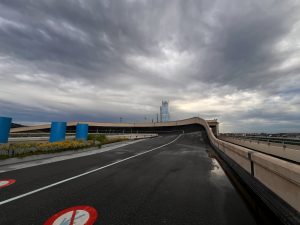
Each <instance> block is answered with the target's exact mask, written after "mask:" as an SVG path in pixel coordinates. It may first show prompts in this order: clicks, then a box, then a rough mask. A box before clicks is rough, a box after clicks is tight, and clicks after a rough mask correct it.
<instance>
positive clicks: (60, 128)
mask: <svg viewBox="0 0 300 225" xmlns="http://www.w3.org/2000/svg"><path fill="white" fill-rule="evenodd" d="M66 129H67V123H66V122H52V123H51V133H50V140H49V141H50V142H59V141H64V140H66Z"/></svg>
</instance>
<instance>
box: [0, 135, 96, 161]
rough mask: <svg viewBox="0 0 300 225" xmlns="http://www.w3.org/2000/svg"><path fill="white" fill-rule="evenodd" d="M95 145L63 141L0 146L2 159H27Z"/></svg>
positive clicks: (85, 142)
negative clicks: (26, 157)
mask: <svg viewBox="0 0 300 225" xmlns="http://www.w3.org/2000/svg"><path fill="white" fill-rule="evenodd" d="M93 146H97V147H99V146H101V144H100V145H95V144H94V142H93V141H71V140H67V141H62V142H54V143H50V142H44V143H37V142H36V143H13V144H5V145H0V159H7V158H13V157H25V156H30V155H40V154H48V153H57V152H63V151H67V150H78V149H83V148H88V147H93Z"/></svg>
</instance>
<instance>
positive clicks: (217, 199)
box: [0, 132, 256, 225]
mask: <svg viewBox="0 0 300 225" xmlns="http://www.w3.org/2000/svg"><path fill="white" fill-rule="evenodd" d="M210 148H211V147H210V146H209V144H208V143H206V141H205V138H203V137H202V133H201V132H198V133H191V134H181V135H166V136H160V137H157V138H153V139H148V140H145V141H142V142H137V143H133V144H130V145H127V146H124V147H120V148H117V149H112V150H110V151H106V152H101V153H99V154H93V155H87V156H84V157H80V158H72V159H69V160H64V161H59V162H53V163H49V164H44V165H39V166H34V167H29V168H25V169H18V170H14V171H9V172H4V173H0V181H1V180H11V179H14V180H15V183H13V184H11V185H9V186H5V187H2V188H0V224H1V225H2V224H3V225H6V224H8V225H10V224H17V225H27V224H34V225H35V224H45V222H46V221H47V220H48V222H49V223H48V222H47V223H48V224H57V225H67V224H76V225H80V224H84V223H87V224H89V223H90V224H93V221H95V223H94V224H106V225H109V224H111V225H112V224H114V225H117V224H118V225H148V224H149V225H150V224H153V225H160V224H162V225H163V224H164V225H165V224H170V225H179V224H180V225H193V224H195V225H202V224H203V225H213V224H216V225H217V224H230V225H235V224H243V225H248V224H249V225H250V224H256V223H255V220H254V217H253V215H252V214H251V213H250V211H249V209H248V207H247V205H246V203H245V202H244V201H243V199H242V197H241V196H240V194H239V193H238V192H237V190H236V189H235V188H234V187H233V185H232V184H231V183H230V181H229V179H228V178H227V176H226V174H225V173H224V172H223V170H222V168H221V167H220V165H219V164H218V162H217V161H216V160H215V159H213V158H210V157H209V154H208V151H210V150H211V149H210ZM0 186H1V185H0ZM76 206H79V208H73V209H72V210H74V213H73V214H72V210H71V211H70V213H69V214H68V211H63V212H62V214H56V213H59V212H60V211H62V210H65V209H68V208H70V207H76ZM81 206H83V208H82V210H81V211H80V207H81ZM84 207H85V208H84ZM91 208H92V209H91ZM76 210H77V211H76ZM85 210H86V211H85ZM86 212H88V213H86ZM55 214H56V216H55V217H53V218H54V219H53V220H52V218H51V217H52V216H53V215H55ZM64 216H65V218H63V217H64ZM68 216H69V219H66V218H68ZM60 218H63V219H60ZM54 220H55V222H53V221H54ZM51 221H52V222H51ZM80 221H81V222H82V223H80Z"/></svg>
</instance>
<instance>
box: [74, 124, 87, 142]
mask: <svg viewBox="0 0 300 225" xmlns="http://www.w3.org/2000/svg"><path fill="white" fill-rule="evenodd" d="M88 133H89V125H88V124H82V123H78V124H77V126H76V140H82V141H86V140H87V138H88Z"/></svg>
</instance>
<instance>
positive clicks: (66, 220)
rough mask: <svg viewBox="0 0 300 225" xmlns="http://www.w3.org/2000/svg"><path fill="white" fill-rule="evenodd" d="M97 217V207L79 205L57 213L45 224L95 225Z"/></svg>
mask: <svg viewBox="0 0 300 225" xmlns="http://www.w3.org/2000/svg"><path fill="white" fill-rule="evenodd" d="M97 217H98V213H97V211H96V209H94V208H93V207H91V206H86V205H79V206H74V207H70V208H67V209H64V210H62V211H60V212H58V213H56V214H55V215H54V216H52V217H50V218H49V219H48V220H47V221H46V222H45V223H44V225H61V224H67V225H93V224H94V223H95V221H96V219H97Z"/></svg>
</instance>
